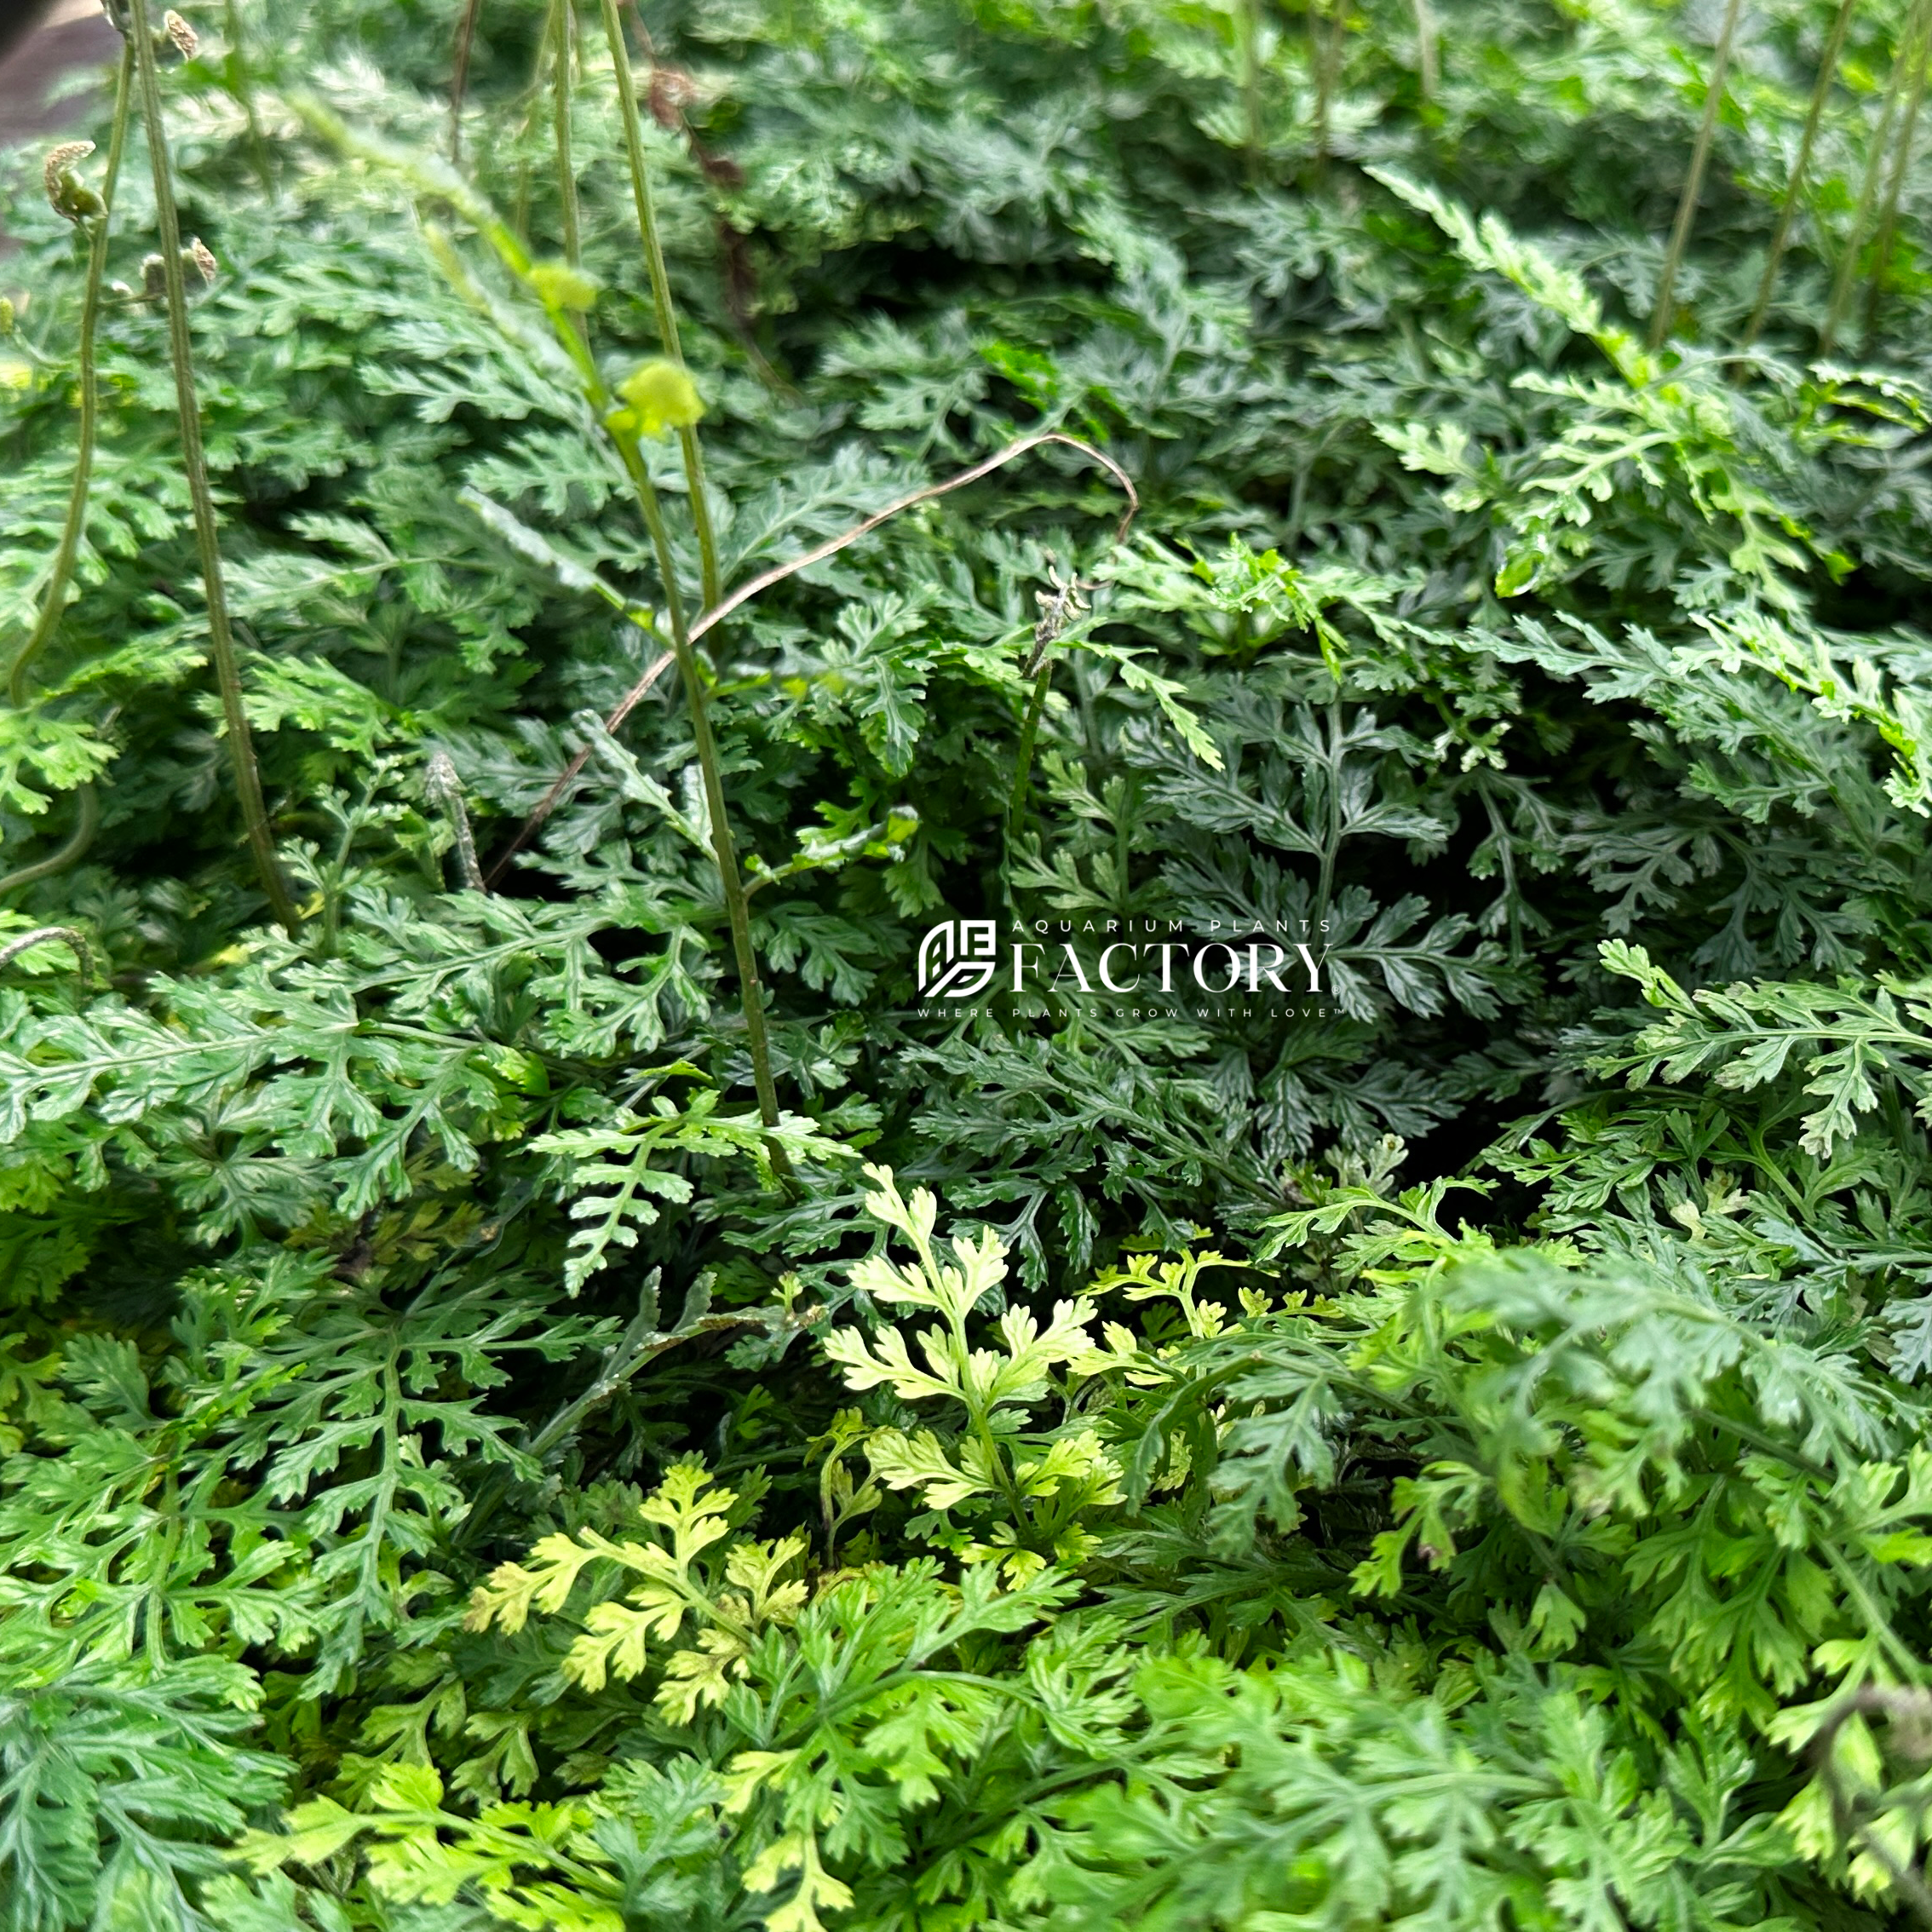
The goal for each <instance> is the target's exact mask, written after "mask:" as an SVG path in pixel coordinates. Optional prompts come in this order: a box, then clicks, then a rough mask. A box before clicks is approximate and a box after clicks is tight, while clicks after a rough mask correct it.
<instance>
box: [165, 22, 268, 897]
mask: <svg viewBox="0 0 1932 1932" xmlns="http://www.w3.org/2000/svg"><path fill="white" fill-rule="evenodd" d="M129 15H130V18H131V20H132V23H133V34H132V39H133V43H134V51H135V73H136V75H137V77H138V78H139V80H140V83H141V119H142V121H143V122H144V123H145V124H146V126H147V154H148V162H149V164H150V166H151V168H152V172H153V176H154V219H155V226H156V227H157V228H158V230H159V231H160V238H161V265H162V270H163V273H164V276H165V278H166V284H167V295H168V348H169V354H170V359H171V360H172V362H173V364H174V368H175V407H176V410H177V411H178V413H179V415H180V417H181V468H182V470H183V472H184V473H185V474H186V475H187V486H188V497H189V501H190V503H192V504H193V511H194V538H195V545H196V548H197V549H198V550H199V552H200V555H201V581H202V587H203V589H204V593H205V595H206V597H207V600H208V651H209V655H210V658H213V660H214V664H215V679H216V683H217V684H218V685H219V686H220V687H221V716H222V719H223V721H224V722H225V723H226V725H227V736H228V756H229V757H230V758H231V759H232V760H233V763H234V768H235V790H236V792H237V793H238V795H239V798H240V802H241V809H242V824H243V825H244V828H245V830H246V832H247V836H248V843H249V849H250V851H251V852H252V853H253V854H254V856H255V866H256V871H257V872H258V873H259V874H260V876H261V879H262V890H263V891H264V892H265V893H266V894H267V897H268V905H269V908H270V910H271V911H273V913H274V916H275V918H276V922H277V923H279V925H280V926H281V927H282V929H284V931H285V932H291V933H292V932H293V931H294V930H295V929H296V925H297V924H298V923H299V921H298V919H297V917H296V908H295V901H294V900H293V899H291V898H290V895H289V888H288V884H287V882H286V881H285V879H284V878H283V877H282V869H281V867H280V866H279V865H278V864H277V863H276V860H275V842H274V839H273V837H272V836H271V834H270V832H269V830H268V811H267V806H265V805H264V804H263V802H262V774H261V773H260V772H259V771H258V770H257V769H256V762H255V741H254V738H253V735H252V734H251V733H250V730H249V727H248V712H247V710H246V709H245V708H244V705H243V703H242V686H241V669H240V666H239V664H238V663H237V661H236V658H235V640H234V634H233V631H232V630H230V629H229V627H228V600H227V590H226V589H225V588H224V586H223V584H222V579H221V543H220V540H219V538H218V537H217V535H216V526H215V499H214V496H213V494H212V493H211V492H210V489H209V485H208V459H207V457H206V455H205V454H204V451H203V449H202V446H201V408H200V404H199V402H198V400H197V398H196V395H195V390H194V361H193V345H192V344H191V342H190V341H189V339H188V319H187V283H186V280H185V279H184V277H183V275H182V273H181V221H180V218H179V216H177V215H176V213H175V185H174V181H173V178H172V171H171V169H170V164H169V158H168V130H167V128H166V126H165V124H164V122H163V121H162V118H161V83H160V80H159V78H158V71H157V68H158V63H157V62H156V60H155V55H154V30H153V28H152V26H151V25H150V23H149V21H148V18H147V9H146V8H145V6H143V5H141V4H139V3H137V4H135V6H133V7H131V8H130V9H129Z"/></svg>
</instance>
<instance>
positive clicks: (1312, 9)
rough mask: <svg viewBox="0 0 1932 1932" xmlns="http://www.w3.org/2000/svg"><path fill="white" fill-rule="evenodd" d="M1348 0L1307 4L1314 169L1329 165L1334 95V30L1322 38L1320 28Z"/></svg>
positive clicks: (1311, 0)
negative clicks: (1329, 118)
mask: <svg viewBox="0 0 1932 1932" xmlns="http://www.w3.org/2000/svg"><path fill="white" fill-rule="evenodd" d="M1347 5H1348V0H1320V4H1319V5H1318V4H1317V3H1316V0H1309V4H1308V59H1309V61H1310V63H1311V64H1312V65H1313V66H1314V82H1315V125H1314V158H1315V166H1316V167H1317V168H1325V167H1326V166H1327V164H1328V116H1329V106H1330V102H1331V99H1332V97H1333V95H1334V92H1335V75H1334V61H1333V58H1332V56H1333V54H1334V38H1335V36H1334V30H1333V28H1332V26H1330V32H1329V33H1328V34H1327V35H1326V36H1324V34H1323V32H1322V31H1321V30H1322V28H1323V27H1324V26H1329V24H1330V21H1331V18H1332V16H1334V15H1336V14H1338V13H1339V12H1340V11H1341V9H1343V7H1345V6H1347Z"/></svg>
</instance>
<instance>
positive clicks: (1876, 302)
mask: <svg viewBox="0 0 1932 1932" xmlns="http://www.w3.org/2000/svg"><path fill="white" fill-rule="evenodd" d="M1919 15H1920V18H1919V21H1918V46H1917V49H1916V50H1915V51H1916V55H1917V58H1916V60H1915V62H1914V65H1913V67H1912V82H1911V91H1910V92H1909V94H1908V95H1906V112H1905V124H1904V125H1903V126H1902V127H1901V128H1900V129H1899V139H1898V145H1897V146H1896V147H1895V148H1894V149H1893V151H1892V173H1891V178H1890V179H1889V181H1887V182H1886V184H1885V204H1884V207H1883V210H1881V211H1880V214H1879V217H1878V244H1877V250H1876V251H1875V254H1874V256H1873V260H1872V279H1871V282H1870V284H1869V285H1868V286H1867V288H1866V297H1865V333H1866V338H1867V340H1869V339H1870V337H1871V335H1872V331H1873V330H1874V329H1876V328H1877V325H1878V309H1879V306H1880V304H1881V303H1882V302H1883V300H1884V294H1885V276H1886V273H1887V272H1888V271H1889V269H1890V267H1891V265H1892V244H1893V242H1894V241H1895V239H1897V236H1898V227H1899V198H1900V195H1901V194H1902V193H1903V192H1904V189H1905V178H1906V171H1907V170H1908V169H1909V168H1910V167H1911V165H1912V141H1913V140H1914V138H1915V137H1916V136H1917V135H1918V113H1919V110H1920V108H1922V107H1923V106H1924V105H1925V79H1926V64H1927V59H1928V56H1929V55H1932V20H1929V19H1928V18H1927V17H1926V9H1923V7H1922V8H1921V9H1919Z"/></svg>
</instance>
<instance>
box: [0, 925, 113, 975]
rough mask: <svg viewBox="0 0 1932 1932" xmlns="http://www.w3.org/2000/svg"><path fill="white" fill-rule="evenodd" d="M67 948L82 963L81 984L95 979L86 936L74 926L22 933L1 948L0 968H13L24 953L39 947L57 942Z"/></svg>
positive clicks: (47, 927)
mask: <svg viewBox="0 0 1932 1932" xmlns="http://www.w3.org/2000/svg"><path fill="white" fill-rule="evenodd" d="M55 940H59V942H60V944H61V945H62V946H66V947H67V948H68V949H69V950H70V951H71V952H72V954H73V956H74V957H75V958H76V959H77V960H78V961H79V963H80V976H81V982H82V984H83V986H84V985H85V984H86V982H87V981H88V980H91V979H92V978H93V977H94V955H93V953H92V952H89V949H88V943H87V940H86V938H85V936H84V935H83V934H80V933H78V932H76V931H75V930H74V929H73V928H72V926H36V927H35V928H34V929H33V930H32V932H31V933H22V934H20V935H19V937H18V938H16V939H12V940H9V941H8V942H7V943H6V945H4V946H0V968H4V967H8V966H11V965H12V964H13V963H14V961H15V960H16V959H18V958H19V957H20V955H21V954H22V953H23V952H31V951H32V948H33V947H35V946H47V945H49V944H51V943H52V942H53V941H55Z"/></svg>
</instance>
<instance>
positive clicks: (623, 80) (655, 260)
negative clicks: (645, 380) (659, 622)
mask: <svg viewBox="0 0 1932 1932" xmlns="http://www.w3.org/2000/svg"><path fill="white" fill-rule="evenodd" d="M599 4H600V6H601V9H602V13H603V20H604V37H605V39H606V40H607V41H608V42H609V43H610V48H611V66H612V70H613V71H614V72H615V73H616V76H617V90H618V112H619V114H620V115H621V116H622V118H623V121H624V154H625V156H626V158H628V160H629V161H630V193H631V198H632V200H633V201H634V202H635V204H636V207H637V232H638V234H639V236H640V238H641V239H642V241H643V244H644V266H645V268H646V269H647V272H648V273H649V275H650V278H651V302H652V306H653V308H655V309H656V311H657V318H658V341H659V342H661V343H662V344H663V347H664V354H665V355H666V356H667V357H668V358H669V359H670V360H671V361H673V362H675V363H676V365H678V367H679V368H682V367H683V366H684V350H683V348H682V347H681V345H680V343H679V342H678V335H677V305H676V302H674V301H673V300H672V297H671V285H670V273H669V271H668V270H667V269H666V268H665V267H664V244H662V242H661V241H660V240H659V239H658V215H657V209H656V206H655V204H653V201H652V198H651V176H650V174H649V171H648V170H647V168H646V167H645V164H644V130H643V126H642V124H641V122H640V120H639V118H638V114H637V85H636V83H635V80H634V79H633V78H632V76H631V71H630V48H629V47H628V46H627V45H626V43H625V42H624V22H623V20H622V19H621V18H620V17H619V15H618V9H617V0H599ZM677 440H678V444H679V447H680V448H681V451H683V456H684V480H685V486H686V488H687V490H688V491H689V492H690V496H691V522H692V527H693V530H694V532H696V534H697V538H698V566H699V572H701V574H702V594H703V598H704V610H707V611H709V610H713V609H715V608H716V607H717V605H718V603H719V601H721V600H722V597H723V595H724V589H723V584H722V580H721V578H720V577H719V574H718V543H717V537H716V532H714V531H713V530H712V528H711V509H710V503H708V502H707V500H706V498H705V496H704V451H703V450H702V448H701V447H700V446H699V441H698V432H697V429H696V428H694V427H692V426H689V425H687V426H686V427H685V428H681V429H680V430H679V431H678V433H677ZM700 614H701V613H700ZM713 648H714V650H715V648H716V647H713Z"/></svg>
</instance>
